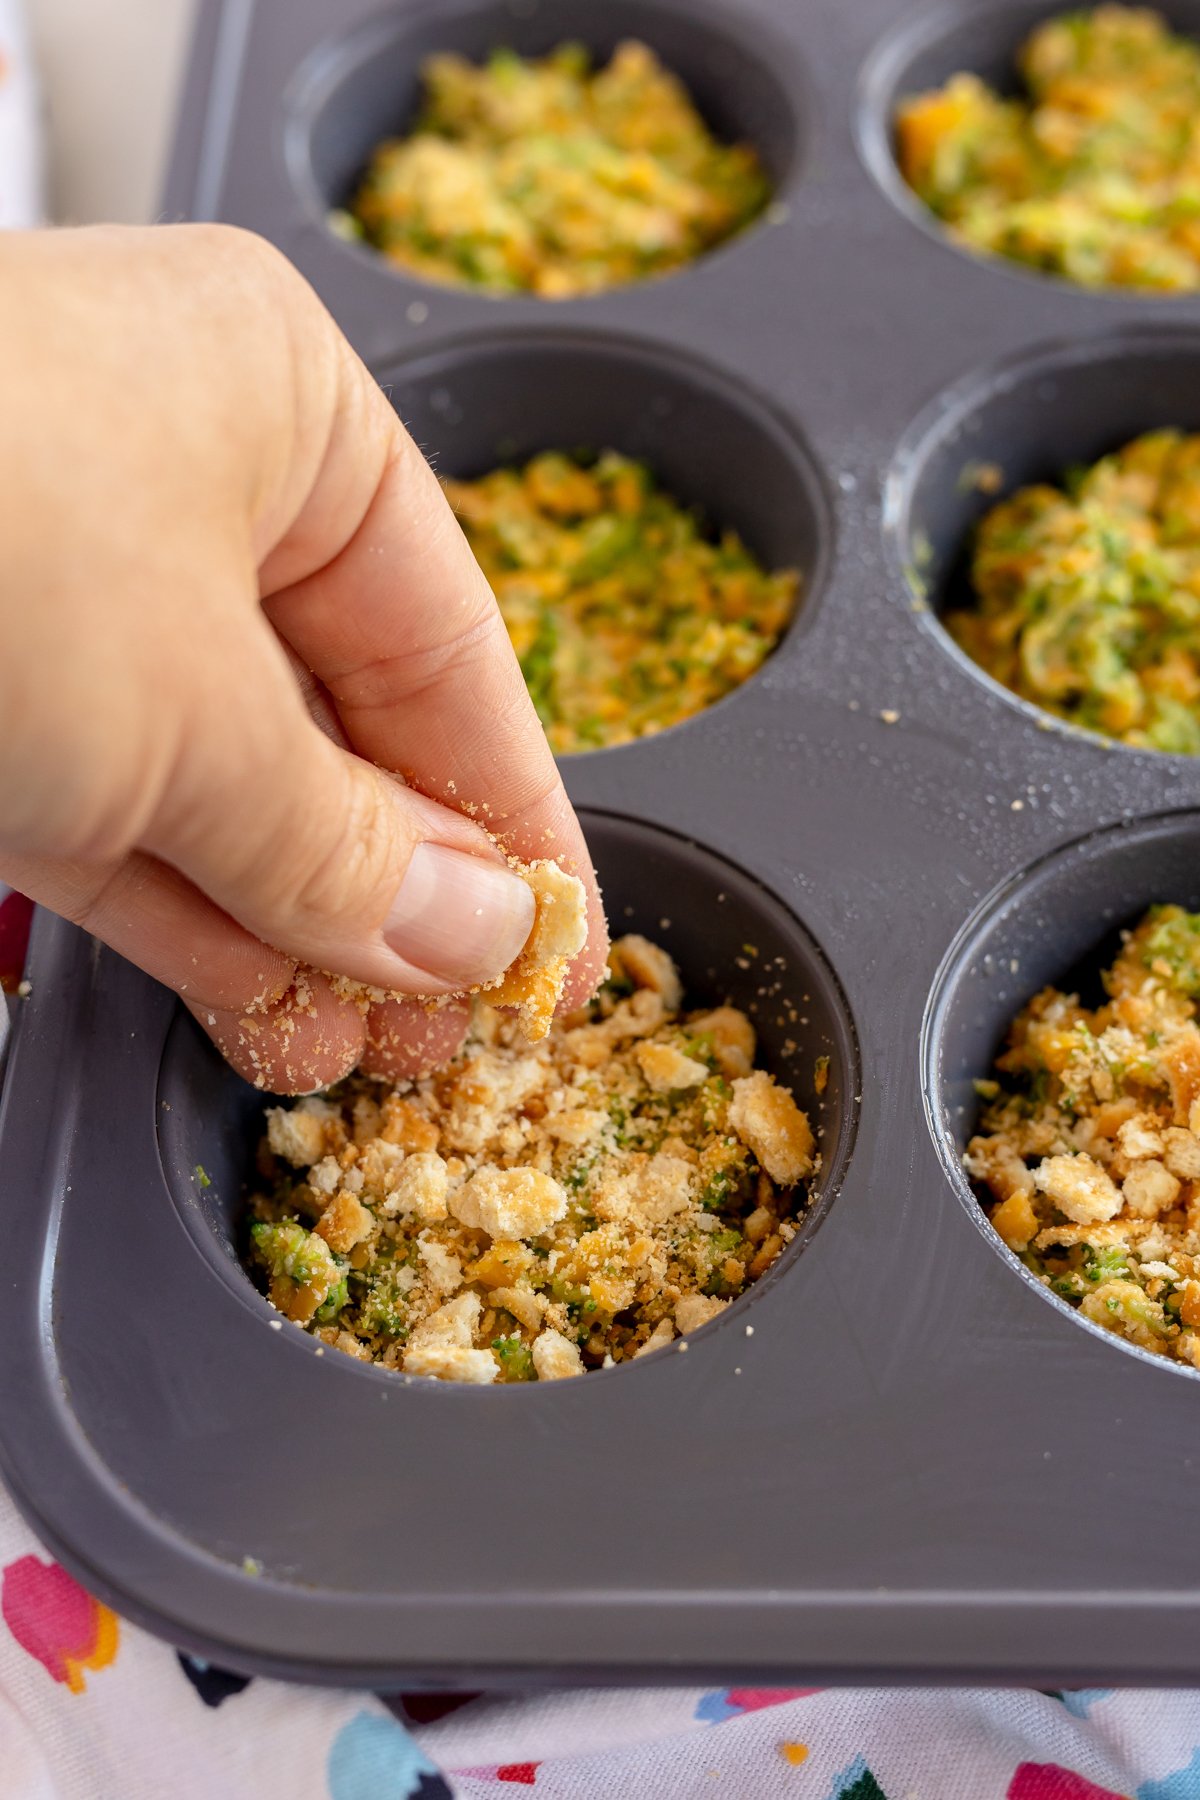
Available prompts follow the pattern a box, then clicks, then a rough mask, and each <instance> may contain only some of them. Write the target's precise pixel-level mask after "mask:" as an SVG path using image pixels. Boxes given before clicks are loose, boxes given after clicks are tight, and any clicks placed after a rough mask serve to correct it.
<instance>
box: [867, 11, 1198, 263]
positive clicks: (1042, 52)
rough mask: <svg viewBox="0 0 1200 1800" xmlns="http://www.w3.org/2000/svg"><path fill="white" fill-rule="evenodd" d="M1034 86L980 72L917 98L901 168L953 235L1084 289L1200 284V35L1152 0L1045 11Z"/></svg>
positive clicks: (1021, 60)
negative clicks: (990, 79)
mask: <svg viewBox="0 0 1200 1800" xmlns="http://www.w3.org/2000/svg"><path fill="white" fill-rule="evenodd" d="M1018 67H1019V71H1020V74H1021V77H1022V79H1023V81H1024V83H1025V86H1026V88H1027V89H1028V94H1027V96H1023V97H1021V98H1019V99H1006V98H1004V97H1003V96H1001V95H1000V94H998V93H996V92H994V91H993V90H992V89H991V88H989V87H988V86H987V85H986V84H985V83H984V82H982V81H980V80H979V79H978V78H977V77H976V76H974V75H966V74H959V75H955V76H954V77H953V78H952V79H951V80H950V81H948V82H947V83H946V85H945V87H943V88H939V89H938V90H936V91H935V92H933V93H927V94H920V95H918V96H916V97H915V98H913V99H909V100H906V101H905V102H904V103H903V104H902V105H901V106H900V108H899V110H898V113H897V118H896V144H897V154H898V158H899V163H900V170H901V173H902V174H903V176H904V178H905V180H906V181H907V182H908V183H909V185H910V187H912V188H913V189H915V191H916V192H917V194H919V195H920V197H921V199H922V200H923V201H924V202H925V204H926V205H927V206H929V207H931V208H932V210H933V211H934V212H935V213H936V214H937V215H938V217H939V218H940V219H943V220H945V222H946V224H947V225H948V226H949V228H950V231H951V234H952V235H953V236H954V237H955V238H957V239H959V240H960V241H961V242H962V243H963V244H964V245H967V246H969V247H970V248H971V249H973V250H983V251H990V252H991V253H993V254H994V255H997V256H1005V257H1009V258H1011V259H1013V260H1014V261H1016V262H1021V263H1027V264H1030V265H1032V266H1033V267H1034V268H1037V269H1045V270H1047V271H1049V272H1051V273H1053V274H1055V275H1061V276H1064V277H1065V278H1066V279H1067V280H1068V281H1074V282H1078V283H1080V284H1081V285H1082V286H1084V287H1136V288H1152V289H1164V290H1179V289H1190V288H1195V287H1197V286H1200V46H1197V45H1196V44H1194V43H1192V42H1190V41H1189V40H1188V39H1186V38H1181V37H1177V36H1175V35H1174V34H1173V33H1172V32H1171V31H1169V30H1168V28H1167V26H1166V24H1165V22H1164V21H1163V20H1162V18H1160V17H1159V15H1158V14H1157V13H1154V12H1150V11H1147V10H1145V9H1143V8H1141V7H1126V6H1099V7H1097V8H1096V9H1095V10H1094V11H1091V12H1074V13H1065V14H1063V15H1062V16H1061V17H1059V18H1054V19H1050V20H1048V21H1047V22H1046V23H1045V24H1043V25H1039V26H1038V28H1037V30H1036V31H1034V32H1033V33H1032V34H1031V36H1030V37H1029V39H1028V41H1027V42H1026V43H1025V45H1024V47H1023V48H1022V50H1021V52H1020V55H1019V57H1018Z"/></svg>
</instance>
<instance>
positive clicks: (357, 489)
mask: <svg viewBox="0 0 1200 1800" xmlns="http://www.w3.org/2000/svg"><path fill="white" fill-rule="evenodd" d="M360 367H361V366H360ZM361 374H362V378H363V379H365V380H369V377H367V376H366V372H365V370H362V371H361ZM373 395H374V401H373V403H372V402H368V403H367V404H368V407H369V408H371V410H372V414H373V416H371V417H370V419H369V428H368V429H367V430H365V431H364V426H365V425H368V421H366V420H364V419H363V418H362V416H361V407H362V396H361V395H356V396H355V404H353V405H351V406H349V407H347V408H346V409H345V414H344V418H343V419H339V421H338V422H337V423H335V426H334V429H333V432H332V434H331V438H330V443H329V448H328V450H327V452H326V455H325V458H324V460H323V463H322V467H321V472H320V475H319V476H318V478H317V483H316V485H315V487H314V490H313V493H312V494H311V495H310V496H309V499H308V501H307V502H306V504H305V507H304V509H303V511H302V513H301V514H300V516H299V517H298V519H297V521H296V523H295V525H294V526H293V527H292V528H291V529H290V530H289V531H288V532H287V533H286V534H285V535H284V537H283V538H282V539H281V541H280V543H279V544H278V545H277V546H276V547H275V548H274V550H272V552H271V553H270V555H269V556H268V557H267V558H266V560H265V562H264V564H263V567H262V570H261V581H262V587H263V593H264V605H265V608H266V611H267V613H268V616H269V617H270V619H271V621H272V623H273V624H274V626H275V628H276V630H277V631H278V632H279V633H280V634H281V636H282V637H284V638H285V639H286V641H287V642H288V643H290V644H291V645H292V646H293V647H294V649H295V650H296V652H297V653H298V654H299V656H300V657H301V658H302V659H303V661H304V662H305V663H306V664H307V665H308V667H309V668H310V669H311V670H313V672H314V673H315V674H316V675H317V677H318V678H319V679H320V681H321V682H322V683H323V684H324V686H325V688H326V689H327V690H328V692H329V694H330V696H331V698H332V700H333V703H334V705H335V706H336V708H337V712H338V717H339V719H340V721H341V724H342V727H343V729H344V731H345V733H346V736H347V738H348V739H349V740H350V743H351V744H352V745H353V747H354V748H355V750H357V751H358V752H359V754H360V755H362V756H365V757H369V758H370V759H371V761H373V762H375V763H378V764H380V765H381V766H382V767H384V768H387V769H391V770H393V771H396V772H398V773H400V774H402V775H403V776H404V777H405V779H406V780H408V781H410V782H411V783H412V784H413V785H414V786H415V787H417V788H420V789H421V790H422V791H423V792H425V793H427V794H429V795H430V796H431V797H433V798H434V799H437V800H441V801H443V802H444V803H446V804H447V805H450V806H453V807H456V808H457V809H458V810H459V811H461V812H464V813H466V814H467V815H468V816H469V817H471V818H472V819H474V820H475V821H476V822H477V823H478V824H480V825H482V826H483V827H484V828H485V830H487V831H489V832H491V833H492V834H493V835H494V836H495V837H496V838H497V839H498V841H499V842H500V844H501V845H502V846H503V848H504V849H506V850H507V851H509V852H511V853H513V854H515V855H517V856H520V857H521V858H522V859H523V860H525V861H532V860H534V859H536V858H539V857H552V858H553V859H554V860H555V861H557V862H558V863H560V864H561V865H562V867H563V868H565V869H566V870H567V871H568V872H569V873H570V874H573V875H577V876H578V877H579V878H580V880H582V881H583V883H584V885H585V888H586V889H587V894H588V941H587V945H586V947H585V949H584V950H583V952H582V953H581V954H580V956H579V957H578V958H577V960H576V964H575V966H574V968H573V969H572V971H571V977H570V980H569V982H568V987H567V994H566V1003H567V1004H568V1005H577V1004H579V1003H580V1002H581V1001H582V1000H583V999H585V998H586V997H587V995H588V994H590V993H591V991H592V990H593V988H594V987H595V985H596V983H597V981H598V980H599V979H600V977H601V975H602V973H603V969H604V962H605V957H606V954H607V942H608V940H607V931H606V927H605V923H604V912H603V907H602V905H601V901H600V895H599V890H598V888H597V885H596V880H595V875H594V873H593V870H592V864H591V858H590V856H589V855H588V852H587V846H586V844H585V842H584V838H583V833H582V831H581V830H580V826H579V821H578V820H577V818H576V817H575V812H574V809H573V807H572V806H571V803H570V801H569V799H568V798H567V794H566V790H565V788H564V787H563V783H562V778H561V776H560V775H559V772H558V767H557V765H556V763H555V761H554V757H553V755H552V754H551V751H550V748H549V746H548V744H547V742H546V738H545V734H544V733H543V731H542V727H541V723H540V721H539V719H538V717H537V713H536V712H535V710H534V707H533V703H532V701H531V700H530V698H529V695H528V693H527V691H526V688H525V683H524V679H523V677H522V675H521V670H520V665H519V664H518V662H517V658H516V656H515V654H514V652H513V649H512V645H511V644H510V642H509V638H508V633H507V631H506V630H505V627H504V622H503V620H502V618H501V616H500V612H499V608H498V607H497V605H496V602H495V599H494V597H493V595H492V592H491V589H490V588H489V587H488V584H487V582H486V580H485V578H484V576H483V573H482V571H481V570H480V568H479V566H478V564H477V563H476V561H475V559H474V557H473V556H472V554H471V551H470V548H469V546H468V544H467V541H466V539H465V537H464V536H463V533H462V531H461V530H460V528H459V525H458V522H457V520H456V519H455V517H454V515H453V513H452V511H451V509H450V506H449V503H448V502H447V500H446V498H445V496H444V494H443V493H442V490H441V487H440V486H439V484H438V481H437V479H436V477H435V476H434V474H433V471H432V470H431V469H430V467H429V465H428V464H427V463H426V462H425V459H424V458H423V457H422V456H421V454H420V452H419V451H418V450H417V448H416V446H415V444H413V442H412V440H411V439H410V438H409V436H408V434H407V433H406V432H405V431H404V429H403V427H402V426H401V424H400V422H399V420H398V419H397V418H396V416H395V414H394V413H393V412H392V410H391V408H390V406H389V405H388V403H387V401H386V400H385V399H384V397H383V395H382V394H381V393H379V391H378V389H373ZM374 407H378V408H379V409H382V416H381V414H380V413H379V412H377V411H374ZM352 424H353V425H354V426H355V429H353V430H351V429H350V426H351V425H352ZM377 433H379V434H381V436H382V439H383V441H382V444H381V443H380V440H379V438H378V437H377V436H376V434H377ZM364 439H365V440H366V441H367V442H366V444H365V443H364ZM368 445H369V446H370V448H369V449H368V448H367V446H368ZM381 450H382V459H381V466H380V467H379V470H378V475H377V479H376V480H375V482H374V485H373V487H372V489H371V491H370V493H369V494H368V495H367V496H366V497H365V500H364V496H363V493H362V491H361V485H360V482H359V481H357V480H356V479H355V473H356V471H361V470H362V468H363V465H364V460H366V461H367V462H368V464H369V463H370V461H371V460H372V458H375V459H379V457H380V452H381ZM364 451H366V457H364ZM323 548H324V549H325V550H326V555H325V557H322V554H321V553H322V549H323Z"/></svg>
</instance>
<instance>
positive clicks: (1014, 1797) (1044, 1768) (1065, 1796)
mask: <svg viewBox="0 0 1200 1800" xmlns="http://www.w3.org/2000/svg"><path fill="white" fill-rule="evenodd" d="M1007 1800H1131V1797H1130V1796H1129V1795H1128V1794H1118V1793H1116V1792H1115V1791H1114V1789H1112V1788H1106V1787H1097V1786H1096V1784H1095V1782H1094V1781H1087V1780H1085V1778H1084V1777H1083V1776H1082V1775H1076V1774H1075V1772H1074V1770H1072V1769H1064V1768H1060V1766H1059V1765H1058V1763H1022V1764H1021V1766H1020V1768H1019V1769H1018V1770H1017V1772H1016V1774H1015V1775H1014V1776H1013V1778H1012V1780H1011V1781H1010V1783H1009V1785H1008V1796H1007Z"/></svg>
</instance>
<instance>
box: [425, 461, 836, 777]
mask: <svg viewBox="0 0 1200 1800" xmlns="http://www.w3.org/2000/svg"><path fill="white" fill-rule="evenodd" d="M444 486H445V489H446V493H447V496H448V498H449V500H450V504H451V505H452V506H453V508H454V510H455V512H456V514H457V515H458V519H459V523H460V524H461V525H462V527H463V529H464V531H465V532H466V535H467V539H468V542H469V543H470V545H471V548H472V550H473V551H474V554H475V557H476V560H477V561H478V562H479V564H480V567H481V568H482V569H483V572H484V574H485V575H486V576H487V578H488V581H489V582H490V584H491V587H492V590H493V592H494V593H495V595H496V599H497V601H498V603H499V606H500V611H501V613H502V614H503V616H504V623H505V625H506V626H507V627H508V632H509V636H510V637H511V639H512V642H513V647H514V649H515V650H516V652H517V656H518V658H519V660H520V663H521V672H522V674H523V675H524V677H525V683H526V686H527V687H528V688H529V692H530V695H531V696H532V698H533V703H534V705H535V706H536V707H537V710H538V716H539V717H540V719H541V721H542V724H543V726H544V728H545V731H546V736H547V737H548V739H549V741H550V744H551V747H552V748H553V749H554V750H556V751H558V752H559V753H560V754H561V753H564V752H569V751H574V750H587V749H592V748H596V747H597V746H600V745H604V744H620V743H626V742H628V741H629V740H631V739H633V738H637V737H645V736H648V735H650V734H651V733H653V732H656V731H661V730H663V729H664V727H666V726H668V725H674V724H677V723H678V722H679V721H680V720H681V719H686V718H690V717H691V715H692V714H693V713H696V712H699V711H700V710H701V709H702V708H704V707H706V706H711V705H712V703H713V701H715V700H719V699H720V698H721V697H722V696H723V695H724V694H727V693H729V692H730V690H731V689H733V688H735V687H737V686H739V685H740V684H741V682H743V681H745V680H746V678H747V677H748V676H749V675H752V674H753V673H754V672H755V670H756V669H757V668H759V666H760V665H761V664H762V662H763V660H764V658H765V657H766V656H768V655H769V654H770V652H771V651H772V650H773V649H774V647H775V645H776V644H777V643H778V641H779V638H780V637H781V635H782V633H783V631H784V629H785V627H786V626H787V623H788V621H789V619H790V618H791V616H792V613H793V611H794V610H795V605H796V597H797V593H798V591H799V585H800V577H799V575H798V573H797V572H796V570H794V569H784V570H779V571H777V572H775V573H769V572H768V571H766V570H764V569H763V568H762V567H761V565H760V564H759V563H758V562H757V560H756V559H755V558H754V557H753V556H752V555H751V554H750V552H749V551H748V550H747V549H746V547H745V545H744V544H743V543H742V542H741V539H740V538H739V537H738V536H737V535H736V533H734V532H725V533H724V534H723V535H722V536H721V538H720V539H719V540H715V541H714V540H713V539H711V538H709V537H706V536H705V534H704V532H703V530H702V528H701V525H700V523H699V521H698V520H697V518H696V515H695V514H694V513H693V512H691V511H689V510H687V509H686V508H684V507H682V506H680V505H679V504H678V503H677V502H676V501H675V500H673V499H672V498H671V497H670V495H668V494H666V493H664V492H663V491H662V489H661V488H659V487H658V485H657V484H656V482H655V481H654V479H653V477H652V476H651V474H650V472H649V471H648V469H647V468H646V467H645V466H644V465H643V464H641V463H637V462H633V461H631V460H630V459H629V458H628V457H624V456H619V455H617V454H616V453H615V452H614V451H606V452H605V453H604V454H603V455H601V456H600V457H598V458H597V459H596V460H595V461H594V462H592V463H590V464H588V463H585V462H582V461H581V460H580V459H579V458H577V457H571V456H566V455H563V454H560V453H558V452H555V451H547V452H544V453H543V454H541V455H539V456H535V457H533V458H532V460H531V461H530V462H528V463H526V464H525V465H524V467H522V468H513V469H507V468H506V469H495V470H493V471H492V472H491V473H490V474H488V475H485V476H483V477H482V478H480V479H479V480H476V481H446V482H445V483H444Z"/></svg>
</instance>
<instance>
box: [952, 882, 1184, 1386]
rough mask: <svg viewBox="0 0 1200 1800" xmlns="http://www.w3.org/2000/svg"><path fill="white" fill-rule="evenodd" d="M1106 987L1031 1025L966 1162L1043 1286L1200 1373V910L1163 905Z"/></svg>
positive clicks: (1032, 1011)
mask: <svg viewBox="0 0 1200 1800" xmlns="http://www.w3.org/2000/svg"><path fill="white" fill-rule="evenodd" d="M1103 979H1104V986H1105V990H1106V992H1107V995H1108V999H1107V1001H1106V1002H1105V1004H1103V1005H1102V1006H1099V1007H1097V1008H1095V1009H1094V1010H1093V1009H1090V1008H1088V1007H1085V1006H1082V1005H1081V1004H1080V1001H1079V998H1078V996H1077V995H1073V994H1064V993H1061V992H1059V990H1058V989H1056V988H1045V989H1044V990H1043V991H1042V992H1041V993H1040V994H1038V995H1037V996H1036V997H1035V998H1034V999H1033V1000H1031V1001H1030V1003H1029V1005H1028V1006H1027V1007H1026V1008H1025V1009H1024V1011H1023V1012H1021V1013H1020V1014H1019V1015H1018V1017H1017V1019H1016V1020H1015V1022H1014V1024H1013V1027H1012V1030H1011V1031H1010V1033H1009V1038H1008V1045H1007V1048H1006V1049H1005V1051H1004V1053H1003V1055H1001V1056H1000V1057H999V1058H998V1059H997V1062H996V1067H995V1077H996V1078H995V1079H994V1080H988V1081H980V1082H978V1083H977V1084H976V1087H977V1091H978V1092H979V1093H980V1095H981V1097H982V1098H983V1099H984V1101H985V1105H984V1109H983V1112H982V1115H981V1118H980V1128H979V1132H978V1134H977V1135H976V1136H975V1137H973V1138H972V1139H971V1141H970V1143H969V1144H968V1146H967V1151H966V1155H965V1157H964V1159H963V1160H964V1164H965V1166H966V1169H967V1172H968V1174H970V1175H971V1176H972V1177H973V1178H974V1180H975V1181H976V1182H977V1183H979V1184H980V1186H981V1187H982V1188H984V1189H985V1190H986V1191H987V1192H988V1194H989V1195H990V1199H989V1200H988V1201H987V1202H986V1204H987V1205H988V1207H989V1217H990V1219H991V1222H992V1225H993V1226H994V1227H995V1229H996V1231H997V1232H998V1233H999V1235H1000V1237H1002V1238H1003V1240H1004V1242H1005V1243H1006V1244H1007V1245H1008V1246H1009V1248H1010V1249H1011V1250H1013V1251H1015V1252H1016V1253H1017V1255H1019V1256H1020V1257H1021V1259H1022V1261H1023V1262H1025V1264H1026V1265H1027V1266H1028V1267H1029V1268H1030V1269H1031V1270H1032V1271H1033V1273H1034V1274H1035V1275H1036V1276H1037V1277H1038V1279H1039V1281H1041V1282H1043V1283H1044V1284H1045V1286H1047V1287H1048V1288H1050V1289H1051V1290H1052V1291H1053V1292H1054V1293H1056V1294H1058V1295H1059V1296H1060V1298H1062V1299H1063V1300H1066V1301H1067V1302H1068V1303H1069V1304H1070V1305H1072V1306H1074V1307H1077V1308H1078V1309H1079V1311H1080V1312H1081V1313H1082V1314H1083V1315H1084V1317H1085V1318H1088V1319H1090V1320H1092V1322H1093V1323H1094V1324H1097V1325H1101V1326H1103V1327H1104V1328H1105V1330H1107V1331H1111V1332H1113V1333H1114V1334H1115V1335H1116V1336H1118V1337H1122V1338H1124V1339H1126V1340H1127V1341H1128V1342H1129V1343H1133V1344H1137V1345H1139V1346H1140V1347H1141V1348H1142V1349H1144V1350H1150V1351H1153V1352H1154V1353H1155V1354H1156V1355H1159V1356H1167V1357H1171V1358H1173V1359H1175V1360H1176V1361H1179V1362H1184V1363H1189V1364H1191V1365H1192V1367H1194V1368H1200V1130H1198V1129H1197V1127H1200V1024H1198V1023H1197V1007H1198V1002H1200V913H1188V912H1185V911H1184V910H1183V909H1182V908H1181V907H1178V906H1153V907H1151V908H1150V910H1149V912H1148V913H1147V914H1146V916H1145V918H1144V919H1143V920H1142V921H1141V923H1140V924H1139V925H1138V926H1137V928H1136V929H1135V930H1133V931H1131V932H1127V933H1125V936H1124V942H1123V947H1122V949H1121V952H1120V955H1119V956H1118V957H1117V959H1116V961H1115V962H1114V963H1113V964H1112V966H1111V967H1110V968H1109V969H1108V970H1107V971H1106V972H1105V974H1104V977H1103Z"/></svg>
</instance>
